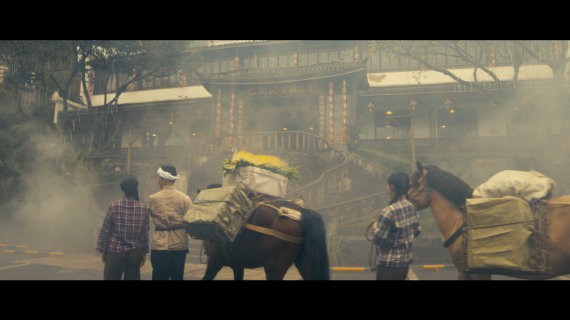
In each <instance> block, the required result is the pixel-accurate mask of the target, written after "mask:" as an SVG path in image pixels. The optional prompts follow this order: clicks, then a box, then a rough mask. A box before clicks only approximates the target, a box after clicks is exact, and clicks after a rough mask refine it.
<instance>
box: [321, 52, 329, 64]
mask: <svg viewBox="0 0 570 320" xmlns="http://www.w3.org/2000/svg"><path fill="white" fill-rule="evenodd" d="M328 59H329V53H328V52H319V63H323V62H328V61H329V60H328Z"/></svg>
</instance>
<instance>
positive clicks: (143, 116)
mask: <svg viewBox="0 0 570 320" xmlns="http://www.w3.org/2000/svg"><path fill="white" fill-rule="evenodd" d="M142 118H143V121H146V118H147V115H146V113H143V115H142Z"/></svg>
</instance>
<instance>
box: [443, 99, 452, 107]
mask: <svg viewBox="0 0 570 320" xmlns="http://www.w3.org/2000/svg"><path fill="white" fill-rule="evenodd" d="M443 104H445V107H446V108H447V109H449V106H450V105H451V101H449V99H447V100H445V102H444V103H443Z"/></svg>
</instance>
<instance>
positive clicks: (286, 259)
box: [202, 200, 330, 280]
mask: <svg viewBox="0 0 570 320" xmlns="http://www.w3.org/2000/svg"><path fill="white" fill-rule="evenodd" d="M267 204H270V205H271V206H273V207H276V208H280V207H286V208H290V209H293V210H297V211H299V212H301V214H302V216H301V221H296V220H292V219H289V218H286V217H282V216H281V217H280V216H279V214H278V213H277V211H276V210H275V209H273V208H270V207H266V206H258V207H257V208H255V209H254V210H253V211H252V212H251V214H250V215H249V217H248V219H247V221H246V223H249V224H252V225H255V226H261V227H264V228H268V229H274V230H276V231H279V232H281V233H284V234H286V235H289V236H293V237H297V238H302V239H303V241H304V242H303V243H302V244H297V243H292V242H287V241H285V240H281V239H279V238H276V237H274V236H271V235H267V234H263V233H259V232H256V231H253V230H250V229H246V228H244V227H242V228H241V230H240V232H239V233H238V235H237V236H236V238H235V239H234V241H233V242H232V243H231V244H230V243H226V244H221V243H217V242H213V241H210V240H205V241H204V245H205V248H206V254H207V255H208V266H207V269H206V274H204V278H202V280H213V279H214V278H215V277H216V275H217V274H218V272H219V271H220V270H221V269H222V267H224V266H228V267H230V268H232V269H233V271H234V280H243V273H244V268H248V269H253V268H259V267H263V268H264V269H265V274H266V277H267V280H283V277H284V276H285V274H286V273H287V271H288V270H289V268H290V267H291V265H293V263H295V266H296V267H297V269H298V270H299V273H300V274H301V276H302V277H303V279H304V280H330V269H329V258H328V253H327V244H326V233H325V225H324V222H323V220H322V218H321V216H320V215H319V213H317V212H316V211H313V210H309V209H303V208H302V207H300V206H299V205H297V204H295V203H293V202H290V201H284V200H276V201H271V202H268V203H267Z"/></svg>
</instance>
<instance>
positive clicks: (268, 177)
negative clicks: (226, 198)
mask: <svg viewBox="0 0 570 320" xmlns="http://www.w3.org/2000/svg"><path fill="white" fill-rule="evenodd" d="M240 182H243V184H241V183H240ZM287 182H288V180H287V178H286V177H284V176H282V175H280V174H277V173H274V172H271V171H269V170H264V169H260V168H257V167H251V166H249V167H239V168H237V169H235V170H234V171H232V173H230V174H228V175H226V176H225V177H224V178H223V180H222V186H223V187H236V186H237V187H238V188H240V189H242V190H243V191H244V192H245V193H246V194H247V193H248V191H249V189H248V188H250V189H251V190H253V191H256V192H257V193H258V194H263V195H267V196H272V197H277V198H285V196H286V194H287ZM246 186H247V187H246Z"/></svg>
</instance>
